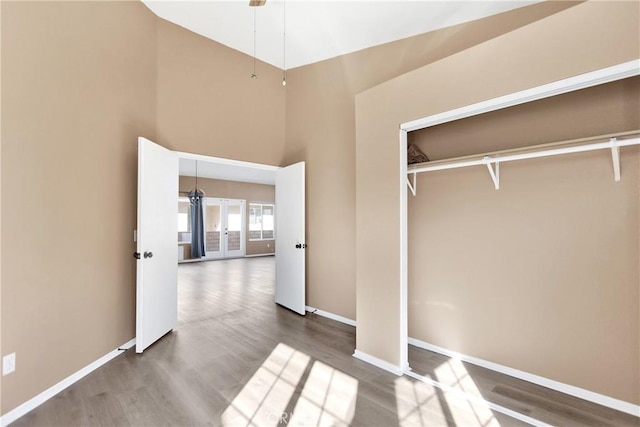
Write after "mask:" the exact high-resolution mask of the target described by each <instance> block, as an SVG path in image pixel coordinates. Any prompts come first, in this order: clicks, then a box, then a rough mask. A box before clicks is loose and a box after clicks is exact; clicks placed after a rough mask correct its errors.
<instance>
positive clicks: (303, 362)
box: [221, 344, 311, 426]
mask: <svg viewBox="0 0 640 427" xmlns="http://www.w3.org/2000/svg"><path fill="white" fill-rule="evenodd" d="M310 359H311V358H310V357H309V356H307V355H306V354H304V353H301V352H299V351H296V350H294V349H292V348H291V347H289V346H287V345H284V344H278V346H277V347H276V348H275V349H274V350H273V351H272V352H271V355H269V357H268V358H267V360H265V361H264V363H263V364H262V365H261V366H260V368H258V370H257V371H256V373H255V374H254V375H253V377H251V379H250V380H249V381H248V382H247V384H245V386H244V387H243V388H242V390H241V391H240V393H238V395H237V396H236V398H235V399H233V402H231V405H229V407H228V408H227V409H226V410H225V411H224V413H223V414H222V420H221V421H222V424H223V425H225V426H265V425H277V424H278V422H279V421H280V419H281V416H282V414H283V413H284V412H285V410H286V408H287V405H288V403H289V400H291V397H292V396H293V393H294V391H295V389H296V386H297V385H298V382H299V381H300V379H301V378H302V374H304V371H305V369H306V368H307V365H308V364H309V361H310Z"/></svg>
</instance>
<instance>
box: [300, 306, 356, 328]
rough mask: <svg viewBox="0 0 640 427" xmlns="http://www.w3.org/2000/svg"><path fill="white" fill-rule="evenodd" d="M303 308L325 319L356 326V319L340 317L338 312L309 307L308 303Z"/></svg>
mask: <svg viewBox="0 0 640 427" xmlns="http://www.w3.org/2000/svg"><path fill="white" fill-rule="evenodd" d="M304 308H305V310H306V311H308V312H309V313H313V314H317V315H318V316H322V317H326V318H327V319H331V320H335V321H337V322H340V323H344V324H347V325H349V326H353V327H355V326H356V321H355V320H352V319H349V318H347V317H342V316H340V315H338V314H333V313H329V312H328V311H324V310H319V309H317V308H315V307H311V306H308V305H306V306H305V307H304Z"/></svg>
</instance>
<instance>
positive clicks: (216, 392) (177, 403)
mask: <svg viewBox="0 0 640 427" xmlns="http://www.w3.org/2000/svg"><path fill="white" fill-rule="evenodd" d="M274 261H275V260H274V258H273V257H266V258H248V259H236V260H223V261H209V262H202V263H191V264H181V265H180V266H179V268H178V271H179V289H178V290H179V311H178V313H179V324H178V326H177V327H176V328H175V330H174V331H173V332H171V333H169V334H168V335H166V336H165V337H163V338H162V339H161V340H160V341H158V342H157V343H155V344H154V345H152V346H151V347H150V348H149V349H148V350H146V351H145V352H144V353H143V354H142V355H137V354H135V352H134V350H133V349H131V350H129V351H127V352H125V353H124V354H123V355H121V356H119V357H117V358H116V359H114V360H112V361H111V362H109V363H108V364H106V365H105V366H103V367H101V368H100V369H98V370H96V371H94V372H93V373H91V374H89V375H88V376H86V377H85V378H83V379H82V380H80V381H79V382H77V383H75V384H74V385H72V386H71V387H69V388H67V389H66V390H64V391H63V392H61V393H59V394H58V395H56V396H55V397H54V398H52V399H51V400H49V401H48V402H46V403H44V404H43V405H41V406H40V407H38V408H36V409H35V410H33V411H32V412H30V413H29V414H27V415H25V416H24V417H22V418H20V419H19V420H17V421H16V422H14V423H13V424H12V425H13V426H85V425H86V426H165V425H166V426H200V425H202V426H205V425H224V424H233V425H247V424H248V423H251V425H262V424H270V425H275V424H277V423H278V421H279V420H280V425H287V424H294V423H296V422H299V423H300V424H303V425H316V424H318V423H326V424H333V425H345V424H351V425H362V426H376V425H377V426H395V425H402V426H410V425H434V426H445V425H446V426H462V425H482V426H487V425H501V426H516V425H523V424H524V423H522V422H521V421H518V420H516V419H514V418H511V417H508V416H506V415H503V414H501V413H499V412H495V411H491V410H490V409H488V408H487V407H486V406H483V405H482V404H481V403H480V404H479V403H477V402H475V403H469V402H468V401H466V400H464V399H459V398H457V397H456V396H454V395H451V393H445V392H443V391H442V390H440V389H437V388H433V387H431V386H429V385H428V384H425V383H422V382H417V381H415V380H413V379H411V378H408V377H406V376H405V377H397V376H395V375H392V374H390V373H387V372H385V371H382V370H380V369H378V368H375V367H373V366H371V365H369V364H367V363H364V362H362V361H359V360H357V359H355V358H353V357H352V353H353V350H354V348H355V328H353V327H351V326H347V325H344V324H341V323H338V322H335V321H332V320H329V319H326V318H322V317H319V316H317V315H314V314H309V313H308V314H307V316H304V317H302V316H299V315H297V314H295V313H293V312H291V311H289V310H286V309H284V308H282V307H280V306H277V305H275V304H274V302H273V293H274V270H275V263H274ZM294 362H295V363H294ZM410 364H411V366H412V368H413V369H414V371H416V372H419V373H421V374H423V375H425V376H431V377H434V378H436V377H437V379H438V380H440V381H443V380H451V382H450V384H451V385H452V386H455V387H463V386H464V387H465V390H466V391H469V392H471V393H475V394H477V395H479V396H483V397H484V398H486V399H489V400H491V401H493V402H495V403H498V404H500V405H503V406H505V407H509V408H511V409H515V410H519V411H521V412H522V413H525V414H527V415H530V416H532V417H535V418H537V419H540V420H542V421H545V422H548V423H551V424H556V425H638V419H637V418H634V417H629V416H626V415H624V414H620V413H618V412H616V411H612V410H609V409H607V408H602V407H599V406H597V405H593V404H591V403H588V402H584V401H581V400H579V399H574V398H571V397H568V396H564V395H561V394H560V393H555V392H552V391H550V390H547V389H544V388H542V387H538V386H535V385H532V384H529V383H526V382H524V381H519V380H516V379H514V378H511V377H507V376H504V375H500V374H496V373H494V372H491V371H487V370H483V369H482V368H478V367H475V366H473V365H467V364H464V365H463V364H460V365H458V364H456V363H455V361H450V360H449V359H448V358H446V357H444V356H441V355H438V354H435V353H431V352H428V351H426V350H421V349H416V348H413V347H411V348H410ZM447 375H449V376H447ZM354 381H357V383H356V384H357V394H356V395H354V393H349V392H348V390H351V389H352V386H353V384H354ZM470 381H471V382H470ZM443 382H446V381H443ZM472 384H473V385H472ZM455 387H454V388H455ZM474 387H477V389H474ZM354 404H355V408H354ZM301 408H304V410H303V409H301ZM296 411H297V412H296ZM283 413H284V414H283ZM292 415H293V417H294V418H293V419H292V418H291V417H292ZM351 416H352V419H351ZM247 420H249V421H247ZM319 420H320V421H319ZM290 421H291V423H290Z"/></svg>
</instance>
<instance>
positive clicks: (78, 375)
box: [0, 338, 136, 427]
mask: <svg viewBox="0 0 640 427" xmlns="http://www.w3.org/2000/svg"><path fill="white" fill-rule="evenodd" d="M134 345H136V339H135V338H134V339H132V340H130V341H127V342H126V343H124V344H122V345H121V346H120V347H118V348H116V349H115V350H112V351H110V352H109V353H107V354H105V355H104V356H102V357H101V358H99V359H98V360H96V361H94V362H92V363H90V364H88V365H87V366H85V367H84V368H82V369H80V370H79V371H77V372H75V373H73V374H71V375H69V376H68V377H67V378H65V379H63V380H62V381H60V382H59V383H57V384H55V385H54V386H52V387H49V388H48V389H46V390H45V391H43V392H42V393H40V394H39V395H37V396H35V397H33V398H31V399H29V400H27V401H26V402H24V403H23V404H22V405H20V406H18V407H16V408H14V409H12V410H11V411H9V412H7V413H6V414H4V415H3V416H2V417H1V419H0V425H1V426H3V427H4V426H6V425H9V424H11V423H12V422H14V421H15V420H17V419H18V418H20V417H22V416H23V415H26V414H27V413H28V412H30V411H32V410H34V409H35V408H37V407H38V406H40V405H42V404H43V403H44V402H46V401H47V400H49V399H51V398H52V397H53V396H55V395H56V394H58V393H60V392H61V391H63V390H64V389H66V388H67V387H69V386H70V385H72V384H74V383H75V382H77V381H79V380H80V379H82V378H83V377H85V376H87V375H88V374H90V373H91V372H93V371H95V370H96V369H98V368H99V367H101V366H103V365H105V364H106V363H107V362H109V361H110V360H112V359H114V358H116V357H117V356H119V355H121V354H122V353H124V351H125V350H128V349H130V348H131V347H133V346H134Z"/></svg>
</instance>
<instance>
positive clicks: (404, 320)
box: [399, 129, 416, 371]
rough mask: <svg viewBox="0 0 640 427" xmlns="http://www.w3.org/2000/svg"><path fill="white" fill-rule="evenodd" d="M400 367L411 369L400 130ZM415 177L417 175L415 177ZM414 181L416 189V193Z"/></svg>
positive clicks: (406, 209) (404, 147) (404, 169)
mask: <svg viewBox="0 0 640 427" xmlns="http://www.w3.org/2000/svg"><path fill="white" fill-rule="evenodd" d="M399 148H400V200H399V203H400V299H399V304H400V307H399V311H400V322H399V323H400V330H399V334H400V342H399V344H400V366H401V367H402V370H403V371H406V370H407V369H409V344H408V342H407V337H408V336H409V329H408V321H409V314H408V310H409V305H408V298H407V294H408V289H409V204H408V203H409V201H408V194H407V184H406V180H407V168H408V166H407V148H408V143H407V131H405V130H403V129H400V147H399ZM414 177H415V175H414ZM415 183H416V181H415V180H414V188H413V190H414V191H415V188H416V187H415Z"/></svg>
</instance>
